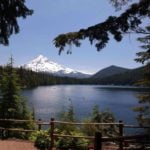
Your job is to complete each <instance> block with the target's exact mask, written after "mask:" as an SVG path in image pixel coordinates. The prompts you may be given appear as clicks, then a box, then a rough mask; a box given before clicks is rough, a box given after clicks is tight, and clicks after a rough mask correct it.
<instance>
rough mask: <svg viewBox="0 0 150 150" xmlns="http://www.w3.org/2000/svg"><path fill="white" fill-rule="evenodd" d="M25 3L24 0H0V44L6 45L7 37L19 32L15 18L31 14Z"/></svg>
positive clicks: (31, 11) (7, 42)
mask: <svg viewBox="0 0 150 150" xmlns="http://www.w3.org/2000/svg"><path fill="white" fill-rule="evenodd" d="M32 13H33V10H30V9H29V8H27V6H26V5H25V0H1V1H0V44H3V45H8V44H9V37H10V36H11V35H12V34H14V33H18V32H19V25H18V21H17V19H18V18H19V17H23V18H26V17H27V16H28V15H32Z"/></svg>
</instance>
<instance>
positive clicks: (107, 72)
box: [93, 65, 130, 78]
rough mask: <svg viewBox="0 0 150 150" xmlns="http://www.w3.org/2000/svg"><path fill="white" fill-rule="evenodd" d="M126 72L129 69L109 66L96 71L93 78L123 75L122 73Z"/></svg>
mask: <svg viewBox="0 0 150 150" xmlns="http://www.w3.org/2000/svg"><path fill="white" fill-rule="evenodd" d="M128 70H130V69H127V68H123V67H119V66H115V65H111V66H109V67H107V68H104V69H102V70H100V71H98V72H97V73H96V74H94V75H93V78H103V77H108V76H112V75H116V74H120V73H124V72H126V71H128Z"/></svg>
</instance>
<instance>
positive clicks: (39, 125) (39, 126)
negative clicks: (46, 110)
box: [38, 119, 42, 131]
mask: <svg viewBox="0 0 150 150" xmlns="http://www.w3.org/2000/svg"><path fill="white" fill-rule="evenodd" d="M41 121H42V119H39V120H38V122H39V124H38V130H39V131H40V130H41Z"/></svg>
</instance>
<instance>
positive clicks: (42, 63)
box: [24, 55, 89, 78]
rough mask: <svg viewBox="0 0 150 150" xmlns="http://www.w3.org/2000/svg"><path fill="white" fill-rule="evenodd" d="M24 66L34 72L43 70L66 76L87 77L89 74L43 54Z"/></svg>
mask: <svg viewBox="0 0 150 150" xmlns="http://www.w3.org/2000/svg"><path fill="white" fill-rule="evenodd" d="M24 68H26V69H30V70H32V71H35V72H45V73H50V74H54V75H58V76H68V77H76V78H84V77H89V75H87V74H84V73H81V72H79V71H75V70H73V69H71V68H67V67H64V66H62V65H60V64H58V63H56V62H53V61H50V60H49V59H48V58H47V57H45V56H43V55H39V56H37V57H36V58H35V59H33V60H31V61H30V62H29V63H27V64H25V65H24Z"/></svg>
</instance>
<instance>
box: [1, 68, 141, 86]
mask: <svg viewBox="0 0 150 150" xmlns="http://www.w3.org/2000/svg"><path fill="white" fill-rule="evenodd" d="M5 69H6V68H5V67H4V66H3V67H2V66H0V78H1V77H2V74H3V73H4V72H5ZM143 69H144V68H143V67H141V68H137V69H133V70H130V71H126V72H124V73H120V74H115V75H111V76H107V77H103V78H100V79H99V78H93V77H91V78H86V79H77V78H70V77H58V76H54V75H52V74H46V73H42V72H41V73H38V72H33V71H31V70H26V69H24V68H22V67H20V68H15V70H16V73H17V75H18V77H19V81H18V82H19V83H20V84H21V85H22V87H24V88H26V87H35V86H39V85H58V84H91V85H92V84H96V85H98V84H101V85H112V84H113V85H134V84H135V83H137V81H139V80H140V79H142V77H143V74H144V73H143Z"/></svg>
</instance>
